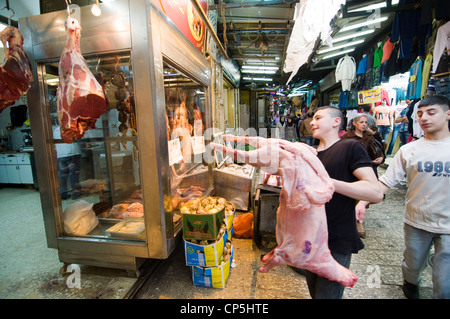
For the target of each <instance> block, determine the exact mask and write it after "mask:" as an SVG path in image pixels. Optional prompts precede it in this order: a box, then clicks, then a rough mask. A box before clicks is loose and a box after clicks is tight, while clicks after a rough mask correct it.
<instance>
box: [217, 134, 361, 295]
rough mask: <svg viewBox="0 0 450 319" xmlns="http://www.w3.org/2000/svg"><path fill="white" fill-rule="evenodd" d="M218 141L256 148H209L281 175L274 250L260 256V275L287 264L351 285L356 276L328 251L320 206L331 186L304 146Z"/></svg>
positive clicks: (276, 141)
mask: <svg viewBox="0 0 450 319" xmlns="http://www.w3.org/2000/svg"><path fill="white" fill-rule="evenodd" d="M223 138H224V139H225V140H228V141H235V142H241V143H247V144H249V145H251V146H254V147H256V150H251V151H237V150H233V149H230V148H227V147H225V146H223V145H220V144H215V143H210V144H209V145H210V146H211V147H213V148H214V149H217V150H220V151H223V152H226V153H227V154H228V155H231V156H232V157H233V158H234V159H235V160H238V161H240V162H245V163H247V164H250V165H252V166H254V167H256V168H259V169H262V170H264V171H266V172H267V173H269V174H274V175H280V176H282V183H283V184H282V188H281V192H280V198H279V206H278V210H277V225H276V239H277V244H278V246H277V247H276V248H275V249H273V250H272V251H271V252H270V253H268V254H267V255H265V256H264V258H263V259H262V261H263V262H264V265H263V266H262V267H261V268H260V271H261V272H268V271H269V270H270V269H272V268H273V267H275V266H279V265H282V264H288V265H291V266H294V267H297V268H302V269H306V270H309V271H311V272H314V273H316V274H318V275H319V276H322V277H325V278H328V279H329V280H333V281H337V282H339V283H341V284H342V285H344V286H346V287H353V285H354V284H355V283H356V281H357V277H356V275H355V274H354V273H353V272H352V271H350V270H349V269H347V268H345V267H343V266H342V265H340V264H339V263H338V262H337V261H336V260H335V259H334V258H333V257H332V256H331V253H330V249H329V248H328V227H327V218H326V214H325V203H326V202H328V201H329V200H330V199H331V197H332V196H333V193H334V185H333V183H332V181H331V179H330V177H329V175H328V173H327V171H326V170H325V168H324V166H323V164H322V162H321V161H320V160H319V158H318V157H317V152H316V150H315V149H314V148H312V147H310V146H308V145H306V144H304V143H292V142H288V141H286V140H280V139H265V138H262V137H249V136H239V137H237V136H230V135H224V136H223Z"/></svg>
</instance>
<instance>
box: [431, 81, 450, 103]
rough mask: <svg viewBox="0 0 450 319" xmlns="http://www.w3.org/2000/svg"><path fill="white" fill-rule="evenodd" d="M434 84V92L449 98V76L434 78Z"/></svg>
mask: <svg viewBox="0 0 450 319" xmlns="http://www.w3.org/2000/svg"><path fill="white" fill-rule="evenodd" d="M434 86H435V87H436V94H439V95H443V96H445V97H447V98H448V99H450V77H449V76H445V77H440V78H436V79H434Z"/></svg>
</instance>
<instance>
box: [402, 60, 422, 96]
mask: <svg viewBox="0 0 450 319" xmlns="http://www.w3.org/2000/svg"><path fill="white" fill-rule="evenodd" d="M422 67H423V60H422V59H420V58H418V59H417V60H416V61H415V62H414V63H413V64H412V65H411V68H410V70H409V83H408V89H407V90H406V99H408V100H413V99H420V95H421V93H422Z"/></svg>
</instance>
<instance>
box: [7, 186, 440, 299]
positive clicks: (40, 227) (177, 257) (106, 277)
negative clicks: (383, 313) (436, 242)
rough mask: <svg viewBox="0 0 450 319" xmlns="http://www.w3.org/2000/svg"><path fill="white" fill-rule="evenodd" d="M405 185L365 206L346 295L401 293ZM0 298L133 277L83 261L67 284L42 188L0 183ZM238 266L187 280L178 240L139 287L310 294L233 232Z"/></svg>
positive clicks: (53, 294) (85, 294)
mask: <svg viewBox="0 0 450 319" xmlns="http://www.w3.org/2000/svg"><path fill="white" fill-rule="evenodd" d="M405 191H406V187H405V186H401V185H399V187H398V188H394V189H392V190H390V191H389V193H388V194H387V195H386V198H385V200H384V201H383V202H382V203H380V204H377V205H372V206H371V207H370V209H369V211H368V214H367V217H366V221H365V229H366V232H367V237H366V239H364V240H363V241H364V244H365V246H366V247H365V249H364V250H362V251H361V252H360V253H358V254H356V255H353V258H352V263H351V270H352V271H353V272H355V274H356V275H357V276H358V282H357V284H356V285H355V287H354V288H351V289H346V291H345V294H344V298H346V299H402V298H405V297H404V296H403V293H402V291H401V284H402V275H401V266H400V265H401V260H402V254H403V246H404V244H403V209H404V196H405ZM0 199H1V201H0V202H1V206H0V219H1V221H2V222H1V223H0V242H1V243H2V244H1V245H0V298H6V299H8V298H37V299H53V298H63V299H64V298H77V299H86V298H88V299H93V298H108V299H118V298H123V297H124V296H125V295H126V293H127V292H128V290H129V289H130V288H131V287H132V286H133V284H134V283H135V282H136V279H135V278H130V277H129V276H128V274H127V272H126V271H125V270H117V269H105V268H98V267H91V266H81V288H69V286H70V285H68V282H69V280H70V278H68V277H67V275H66V276H62V275H61V274H60V273H59V270H60V268H61V266H62V263H60V262H59V260H58V253H57V251H56V250H55V249H50V248H47V243H46V237H45V230H44V223H43V218H42V212H41V203H40V197H39V193H38V192H37V191H35V190H34V189H26V188H3V189H0ZM233 246H234V257H235V264H236V267H235V268H233V269H232V271H231V275H230V278H229V281H228V283H227V286H226V288H224V289H212V288H201V287H195V286H193V285H192V280H191V277H190V273H189V270H188V267H187V266H186V265H185V261H184V252H183V247H182V246H180V247H178V248H177V249H176V250H175V251H174V253H173V254H172V255H171V256H170V257H169V259H167V260H165V261H163V263H162V264H161V267H159V269H158V270H157V272H156V275H155V276H152V277H151V278H150V280H149V281H148V282H147V283H146V284H145V285H144V286H143V289H142V290H141V291H140V293H139V294H138V297H139V298H152V299H163V298H164V299H166V298H199V299H200V298H205V299H206V298H232V299H234V298H242V299H259V298H268V299H271V298H274V299H275V298H285V299H294V298H299V299H308V298H310V297H309V293H308V288H307V286H306V281H305V279H304V277H303V276H301V275H299V274H297V273H296V272H294V271H293V270H292V269H291V268H289V267H287V266H282V267H277V268H275V269H273V270H271V271H270V272H269V273H267V274H262V273H259V272H258V268H259V267H260V266H261V261H260V257H261V254H264V253H266V252H263V251H260V250H258V249H256V248H255V247H254V245H253V243H252V240H250V239H233ZM431 287H432V284H431V270H430V267H427V269H426V270H425V271H424V274H423V279H422V287H421V288H420V292H421V298H425V299H428V298H431V290H432V288H431Z"/></svg>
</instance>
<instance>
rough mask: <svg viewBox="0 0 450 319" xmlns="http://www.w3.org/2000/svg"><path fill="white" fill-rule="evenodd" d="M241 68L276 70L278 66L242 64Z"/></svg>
mask: <svg viewBox="0 0 450 319" xmlns="http://www.w3.org/2000/svg"><path fill="white" fill-rule="evenodd" d="M242 68H243V69H256V70H275V71H277V70H278V69H279V67H277V66H268V65H264V66H262V65H243V66H242Z"/></svg>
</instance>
